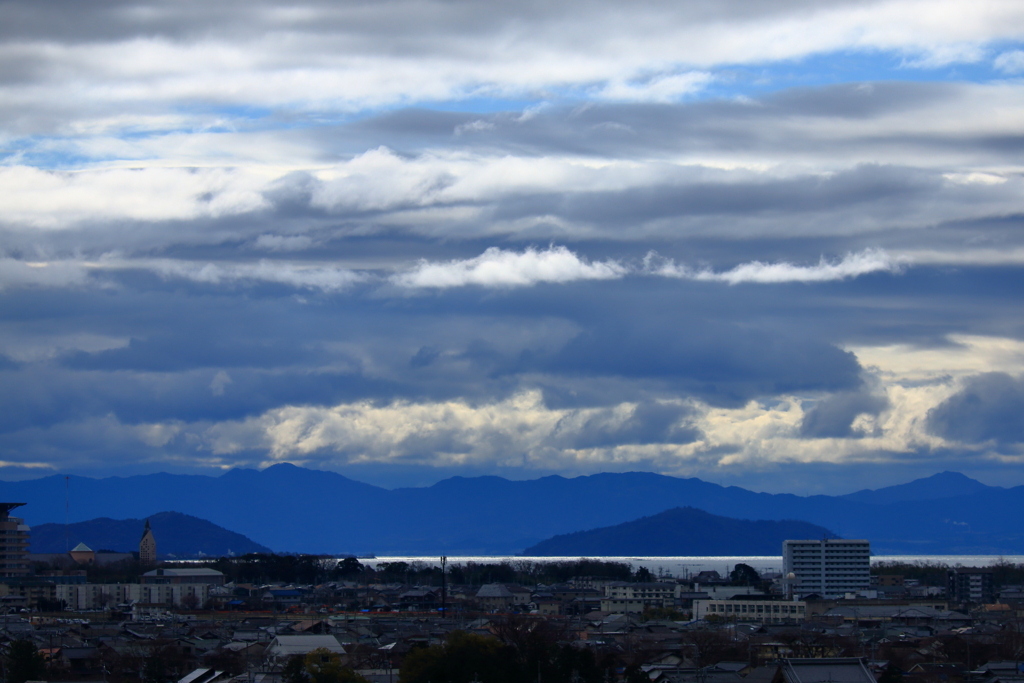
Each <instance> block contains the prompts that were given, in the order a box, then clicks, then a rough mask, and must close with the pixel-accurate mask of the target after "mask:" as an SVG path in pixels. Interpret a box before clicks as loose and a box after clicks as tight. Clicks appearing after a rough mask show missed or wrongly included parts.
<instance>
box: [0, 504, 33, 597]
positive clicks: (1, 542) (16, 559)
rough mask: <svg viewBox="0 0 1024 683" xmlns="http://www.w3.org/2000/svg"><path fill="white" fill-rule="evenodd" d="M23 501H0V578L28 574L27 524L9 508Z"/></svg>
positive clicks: (18, 505) (11, 577)
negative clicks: (12, 515) (12, 513)
mask: <svg viewBox="0 0 1024 683" xmlns="http://www.w3.org/2000/svg"><path fill="white" fill-rule="evenodd" d="M22 505H24V503H0V579H15V578H19V577H23V576H28V569H29V562H28V532H29V528H28V525H27V524H25V520H23V519H21V518H20V517H11V510H13V509H14V508H16V507H21V506H22Z"/></svg>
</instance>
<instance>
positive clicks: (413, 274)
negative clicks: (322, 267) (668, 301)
mask: <svg viewBox="0 0 1024 683" xmlns="http://www.w3.org/2000/svg"><path fill="white" fill-rule="evenodd" d="M626 273H627V270H626V268H625V267H624V266H622V265H620V264H618V263H616V262H615V261H606V262H603V263H588V262H587V261H585V260H583V259H581V258H580V257H578V256H577V255H576V254H574V253H572V252H571V251H569V250H568V249H567V248H565V247H560V246H551V247H548V248H547V249H545V250H543V251H539V250H537V249H534V248H532V247H531V248H529V249H527V250H526V251H524V252H522V253H516V252H512V251H506V250H503V249H499V248H498V247H490V248H489V249H487V250H486V251H485V252H484V253H483V254H481V255H480V256H477V257H475V258H471V259H466V260H462V261H448V262H446V263H430V262H427V261H421V262H420V264H419V265H418V266H416V267H415V268H413V269H412V270H411V271H409V272H407V273H400V274H398V275H395V276H393V277H392V278H391V281H392V282H394V283H395V284H396V285H398V286H400V287H408V288H430V289H447V288H450V287H465V286H467V285H476V286H481V287H498V288H509V287H528V286H531V285H535V284H538V283H542V282H558V283H564V282H573V281H576V280H611V279H617V278H621V277H623V276H625V275H626Z"/></svg>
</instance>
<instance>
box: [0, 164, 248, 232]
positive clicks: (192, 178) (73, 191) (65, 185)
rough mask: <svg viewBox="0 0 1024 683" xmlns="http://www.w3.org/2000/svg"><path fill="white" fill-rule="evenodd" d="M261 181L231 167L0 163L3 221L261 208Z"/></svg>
mask: <svg viewBox="0 0 1024 683" xmlns="http://www.w3.org/2000/svg"><path fill="white" fill-rule="evenodd" d="M261 183H262V181H261V180H259V179H254V178H252V177H249V176H247V174H246V173H244V172H241V171H238V170H236V169H180V168H179V169H173V168H142V169H107V170H93V171H86V172H81V173H70V172H57V171H48V170H42V169H38V168H31V167H27V166H9V167H2V166H0V214H2V219H0V220H2V221H3V222H5V223H8V224H13V225H18V226H25V227H34V228H45V229H66V228H68V227H71V226H74V225H76V224H78V223H81V222H84V221H94V220H111V219H131V220H137V221H159V220H167V219H194V218H198V217H201V216H211V217H217V216H225V215H234V214H239V213H247V212H250V211H255V210H257V209H261V208H264V207H266V202H265V200H264V199H263V197H262V195H260V193H259V191H258V190H259V187H260V184H261Z"/></svg>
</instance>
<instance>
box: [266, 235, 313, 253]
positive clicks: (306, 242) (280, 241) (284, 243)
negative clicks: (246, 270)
mask: <svg viewBox="0 0 1024 683" xmlns="http://www.w3.org/2000/svg"><path fill="white" fill-rule="evenodd" d="M254 246H255V247H256V248H257V249H263V250H266V251H304V250H306V249H309V248H310V247H311V246H313V239H312V238H311V237H309V236H308V235H260V236H259V237H257V238H256V244H255V245H254Z"/></svg>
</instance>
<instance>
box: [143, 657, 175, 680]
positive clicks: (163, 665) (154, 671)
mask: <svg viewBox="0 0 1024 683" xmlns="http://www.w3.org/2000/svg"><path fill="white" fill-rule="evenodd" d="M168 668H169V667H168V666H167V653H166V652H164V651H163V649H159V650H154V651H153V652H152V653H151V654H150V655H149V656H148V657H146V663H145V664H144V665H143V667H142V681H143V683H169V681H170V680H171V673H170V671H168Z"/></svg>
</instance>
